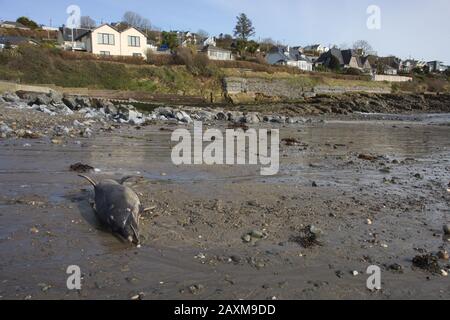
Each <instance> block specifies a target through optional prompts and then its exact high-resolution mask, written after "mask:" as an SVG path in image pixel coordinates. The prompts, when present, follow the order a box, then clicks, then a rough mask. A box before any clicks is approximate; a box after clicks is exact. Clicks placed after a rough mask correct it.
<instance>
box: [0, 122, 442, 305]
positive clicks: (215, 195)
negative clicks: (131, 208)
mask: <svg viewBox="0 0 450 320" xmlns="http://www.w3.org/2000/svg"><path fill="white" fill-rule="evenodd" d="M363 118H367V120H351V121H347V120H346V119H345V118H341V119H340V120H333V119H328V120H327V121H325V122H324V123H311V124H305V125H286V126H278V127H274V128H279V129H280V135H281V138H296V139H298V140H299V141H301V143H302V145H301V146H286V145H284V144H282V145H281V148H280V161H281V168H280V172H279V174H278V175H276V176H273V177H263V176H260V175H259V167H255V166H204V165H200V166H178V167H177V166H174V165H173V164H172V162H171V160H170V152H171V145H170V133H171V132H170V131H161V130H160V129H161V127H164V128H168V129H170V130H173V129H174V128H176V127H171V126H167V125H152V126H147V127H142V128H141V129H140V130H136V129H135V128H134V127H132V126H125V125H124V126H122V127H120V128H119V129H116V130H114V131H112V132H97V133H96V134H94V135H93V136H92V137H91V138H68V139H65V143H64V144H62V145H57V144H52V143H51V142H50V141H49V140H48V139H46V138H42V139H33V140H27V139H4V140H0V257H1V260H0V281H1V282H0V296H1V298H2V299H130V298H132V297H133V296H135V295H137V294H139V293H142V294H141V298H143V299H273V298H276V299H342V298H345V299H396V298H399V299H418V298H425V299H450V281H449V278H448V277H447V278H446V277H442V276H440V275H433V274H430V273H427V272H425V271H422V270H418V269H416V268H413V267H412V262H411V260H412V258H413V257H414V256H415V255H417V254H419V253H421V252H430V253H435V252H437V251H438V250H440V249H447V250H448V249H450V242H449V241H448V239H447V238H445V236H443V232H442V226H443V224H445V223H449V222H450V206H449V204H450V193H449V192H448V191H447V189H448V184H449V182H450V152H449V151H450V126H449V125H448V124H449V123H450V121H449V120H448V119H450V118H449V115H439V116H433V117H426V116H423V115H422V116H420V117H418V118H414V117H399V116H396V117H395V119H392V120H383V119H381V120H380V117H379V116H377V117H375V116H374V117H369V116H367V117H363ZM413 120H414V121H413ZM416 120H423V121H416ZM261 126H264V125H261ZM256 128H258V126H256ZM77 141H79V142H77ZM27 143H28V144H30V146H24V145H25V144H27ZM359 154H372V155H377V156H380V158H379V159H378V160H376V161H367V160H363V159H359V157H358V155H359ZM76 162H83V163H86V164H89V165H91V166H93V167H95V168H97V169H99V170H100V171H99V172H97V173H95V174H93V175H94V176H95V177H96V178H97V179H100V178H117V179H119V178H122V177H123V176H126V175H133V176H136V178H133V179H131V180H130V182H129V185H130V186H131V187H132V188H133V189H134V190H136V191H137V192H138V194H139V195H140V197H141V199H142V202H143V203H144V206H145V207H154V209H153V210H152V211H150V212H148V213H146V214H145V215H144V216H143V225H142V230H141V232H142V233H143V238H144V240H143V247H142V248H141V249H136V248H133V247H130V246H129V245H127V244H124V243H122V242H120V241H119V240H118V239H117V238H115V237H113V236H111V235H110V234H108V233H105V232H104V231H102V230H100V229H99V226H98V225H97V222H96V219H95V216H94V213H93V211H92V208H91V206H90V201H91V200H92V196H93V193H92V188H91V187H90V186H89V185H87V184H86V182H85V181H84V180H82V179H80V178H78V177H77V175H76V173H74V172H70V171H69V167H70V165H71V164H73V163H76ZM386 168H388V169H386ZM380 170H381V171H380ZM367 219H370V220H371V221H372V224H368V223H367ZM308 225H314V226H316V227H318V228H320V229H322V230H323V235H322V236H321V237H320V239H319V240H320V242H321V245H320V246H313V247H311V248H303V247H302V246H301V245H300V244H298V243H296V242H295V241H293V239H294V238H295V237H296V236H298V234H299V233H300V231H301V230H302V229H303V228H304V227H305V226H308ZM252 230H256V231H261V232H264V233H265V234H267V237H266V238H264V239H260V240H255V241H252V242H251V243H245V242H244V241H243V240H242V237H243V236H244V235H245V234H247V233H249V232H251V231H252ZM393 264H399V265H401V266H402V267H403V271H402V272H396V271H393V270H391V269H390V266H391V265H393ZM69 265H79V266H80V267H81V271H82V274H83V278H82V290H81V291H69V290H68V289H67V288H66V279H67V276H68V275H67V274H66V273H65V271H66V268H67V266H69ZM370 265H378V266H380V267H381V269H382V290H380V291H375V292H372V291H369V290H368V289H367V288H366V280H367V277H368V275H366V274H365V271H366V269H367V267H368V266H370ZM441 265H442V266H443V268H447V269H448V268H449V262H448V261H446V262H445V261H441ZM353 271H358V273H359V275H358V276H354V275H353V274H352V272H353ZM192 286H195V287H192Z"/></svg>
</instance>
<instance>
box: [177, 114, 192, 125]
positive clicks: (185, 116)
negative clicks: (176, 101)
mask: <svg viewBox="0 0 450 320" xmlns="http://www.w3.org/2000/svg"><path fill="white" fill-rule="evenodd" d="M175 118H176V119H177V120H178V121H180V122H184V123H192V118H191V117H190V116H189V115H188V114H187V113H186V112H184V111H178V112H177V113H176V114H175Z"/></svg>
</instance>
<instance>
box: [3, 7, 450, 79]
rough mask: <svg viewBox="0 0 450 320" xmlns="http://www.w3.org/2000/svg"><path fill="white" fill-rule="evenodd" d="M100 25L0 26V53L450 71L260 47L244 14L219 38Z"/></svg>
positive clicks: (356, 71) (392, 75) (267, 43)
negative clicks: (44, 50) (22, 49)
mask: <svg viewBox="0 0 450 320" xmlns="http://www.w3.org/2000/svg"><path fill="white" fill-rule="evenodd" d="M127 14H128V17H130V15H131V16H132V17H134V20H135V21H138V22H139V21H140V22H142V21H146V20H145V19H143V18H142V17H140V16H139V15H138V14H135V13H131V12H128V13H127ZM127 14H125V15H124V21H121V22H116V23H103V24H101V25H98V26H97V25H96V24H95V22H94V21H92V19H91V20H89V17H84V18H87V22H86V19H85V23H84V26H82V27H80V28H75V29H71V28H67V27H65V26H61V27H58V28H56V27H49V26H45V25H38V24H37V23H36V22H34V21H32V20H30V19H28V18H26V17H20V18H18V19H17V21H2V22H0V50H8V49H13V48H17V47H18V46H20V45H24V44H27V45H33V46H46V47H54V48H58V49H60V50H65V51H73V52H80V53H83V52H84V53H90V54H93V55H97V56H99V57H106V56H108V57H133V58H140V59H143V60H147V61H148V62H149V63H152V61H154V60H158V59H159V60H161V59H162V61H164V56H172V55H175V54H177V52H178V51H179V50H182V48H188V49H190V50H191V51H192V52H193V53H194V54H195V55H197V54H198V55H203V56H206V57H208V60H215V61H240V60H242V61H252V62H256V63H260V64H266V65H272V66H284V67H292V68H295V69H299V70H301V71H304V72H313V71H314V72H335V73H343V74H348V75H367V76H370V77H371V79H372V80H375V81H388V82H408V81H411V80H412V76H414V75H415V74H443V73H446V74H447V73H448V70H449V67H448V66H446V65H444V64H443V63H442V62H441V61H420V60H416V59H412V58H411V59H406V60H402V59H400V58H398V57H395V56H388V57H380V56H378V55H377V54H376V52H374V51H373V49H372V48H371V47H370V45H369V44H368V43H367V42H366V41H358V42H357V43H355V44H354V46H353V48H351V49H349V48H338V47H337V46H332V47H328V46H325V45H322V44H313V45H307V46H293V47H291V46H286V45H280V44H278V43H276V42H275V41H273V40H271V39H266V40H261V41H259V42H257V41H254V40H249V39H250V38H251V36H252V35H254V28H253V27H252V25H251V20H250V19H248V18H247V17H246V15H245V14H241V16H239V17H238V24H239V19H244V21H243V22H245V23H249V30H248V31H247V34H239V33H238V32H236V31H235V35H234V36H232V35H229V34H220V35H219V36H210V35H209V34H208V33H207V32H204V31H199V32H197V33H195V32H190V31H160V30H154V29H152V28H151V27H150V26H146V25H143V24H142V23H141V24H139V23H136V22H133V21H131V20H132V19H131V20H130V21H126V17H127Z"/></svg>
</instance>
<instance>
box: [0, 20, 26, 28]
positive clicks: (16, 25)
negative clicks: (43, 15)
mask: <svg viewBox="0 0 450 320" xmlns="http://www.w3.org/2000/svg"><path fill="white" fill-rule="evenodd" d="M0 28H8V29H21V30H30V28H28V27H27V26H24V25H23V24H21V23H19V22H14V21H1V22H0Z"/></svg>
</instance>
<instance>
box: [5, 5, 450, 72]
mask: <svg viewBox="0 0 450 320" xmlns="http://www.w3.org/2000/svg"><path fill="white" fill-rule="evenodd" d="M72 4H74V5H78V6H79V7H80V9H81V15H87V16H90V17H92V18H93V19H94V20H95V21H96V22H97V23H98V24H100V23H102V22H104V23H105V22H115V21H120V20H121V18H122V16H123V13H124V12H126V11H134V12H137V13H139V14H140V15H141V16H143V17H145V18H148V19H150V21H151V22H152V24H153V25H154V26H156V27H158V28H160V29H162V30H185V31H193V32H196V31H198V30H199V29H203V30H206V31H208V32H209V34H211V35H218V34H220V33H229V34H231V33H232V32H233V28H234V25H235V22H236V16H237V15H238V14H239V13H241V12H244V13H246V14H247V15H248V17H249V18H250V19H251V20H252V21H253V25H254V27H255V28H256V35H255V39H256V40H259V39H264V38H272V39H274V40H276V41H279V42H280V43H283V44H286V45H292V46H298V45H301V46H305V45H310V44H315V43H321V44H323V45H326V46H328V45H338V46H342V45H347V46H349V47H351V46H352V44H353V43H354V42H355V41H357V40H367V41H368V42H369V43H370V44H371V45H372V47H373V48H374V49H375V50H376V51H377V52H378V54H379V55H396V56H399V57H401V58H409V57H412V58H416V59H420V60H427V61H430V60H440V61H443V62H444V63H446V64H450V40H449V39H450V36H449V35H450V1H449V0H426V1H425V0H339V1H336V0H321V1H317V0H69V1H67V0H39V1H35V0H28V1H26V0H14V1H12V0H0V8H1V11H0V20H15V19H16V18H17V17H19V16H22V15H25V16H28V17H30V18H31V19H33V20H35V21H37V22H38V23H40V24H45V25H49V24H50V20H51V21H52V25H53V26H60V25H61V24H64V23H65V22H66V20H67V17H68V15H67V13H66V8H67V7H68V6H69V5H72ZM370 5H376V6H378V7H379V9H380V15H379V18H380V19H379V21H380V28H379V29H369V28H368V27H367V20H368V19H369V18H370V17H371V14H368V13H367V8H368V7H369V6H370Z"/></svg>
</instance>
